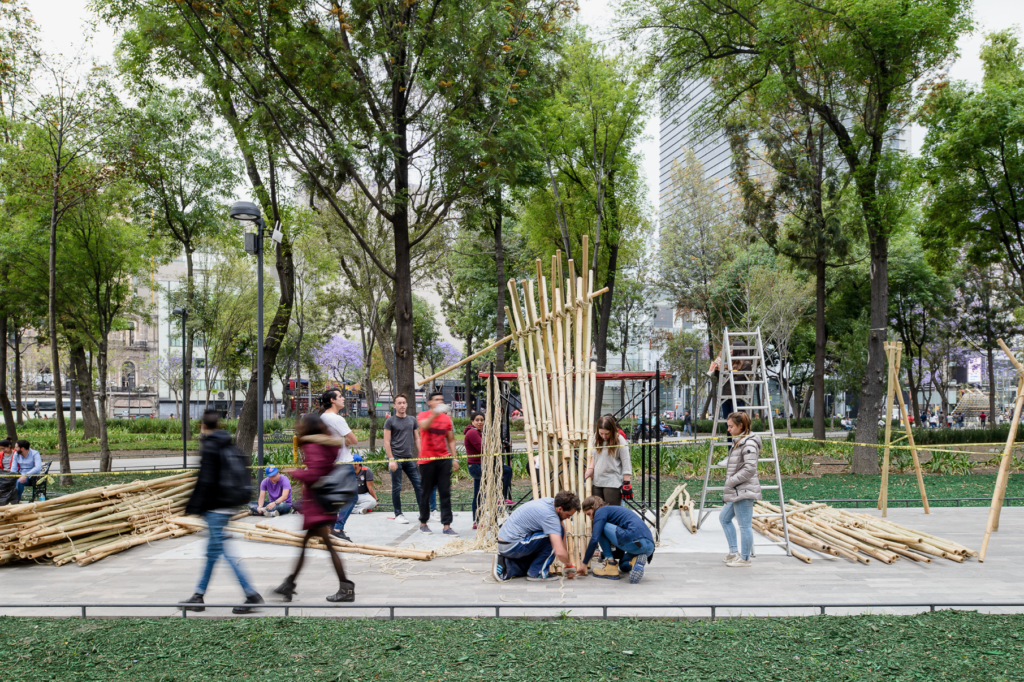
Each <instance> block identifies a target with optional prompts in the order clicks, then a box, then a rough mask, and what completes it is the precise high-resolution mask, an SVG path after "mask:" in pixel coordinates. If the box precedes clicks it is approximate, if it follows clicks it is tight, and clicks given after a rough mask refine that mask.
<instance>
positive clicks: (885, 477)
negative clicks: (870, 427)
mask: <svg viewBox="0 0 1024 682" xmlns="http://www.w3.org/2000/svg"><path fill="white" fill-rule="evenodd" d="M884 348H885V357H886V360H887V362H888V383H887V385H886V390H887V396H886V401H885V454H884V456H883V458H882V485H881V488H880V490H879V491H878V508H879V509H881V510H882V516H883V517H885V516H888V515H889V443H890V442H891V441H892V398H893V395H892V394H893V390H894V388H895V387H894V386H893V383H894V382H893V376H892V373H893V360H892V356H893V349H892V345H891V344H889V343H885V344H884ZM903 416H904V418H906V415H903Z"/></svg>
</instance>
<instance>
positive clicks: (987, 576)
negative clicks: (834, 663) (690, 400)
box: [0, 507, 1024, 617]
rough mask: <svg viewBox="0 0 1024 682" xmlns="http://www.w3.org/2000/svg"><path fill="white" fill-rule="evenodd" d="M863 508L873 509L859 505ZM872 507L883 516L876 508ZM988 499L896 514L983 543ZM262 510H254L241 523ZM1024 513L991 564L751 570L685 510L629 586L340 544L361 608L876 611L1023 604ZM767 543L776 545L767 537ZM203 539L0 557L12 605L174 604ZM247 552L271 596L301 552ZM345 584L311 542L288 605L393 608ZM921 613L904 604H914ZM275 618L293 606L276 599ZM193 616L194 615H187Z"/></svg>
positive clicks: (763, 557) (761, 551)
mask: <svg viewBox="0 0 1024 682" xmlns="http://www.w3.org/2000/svg"><path fill="white" fill-rule="evenodd" d="M859 511H861V512H864V511H865V510H863V509H862V510H859ZM870 513H874V514H879V513H880V512H877V511H874V510H872V511H871V512H870ZM987 513H988V509H987V508H979V507H973V508H939V509H934V510H932V513H931V514H930V515H925V514H924V513H923V511H922V510H921V509H891V510H890V511H889V518H890V519H892V520H893V521H895V522H897V523H901V524H904V525H906V526H908V527H911V528H915V529H918V530H922V531H925V532H929V533H934V534H936V535H940V536H942V537H945V538H948V539H950V540H955V541H957V542H959V543H962V544H964V545H966V546H968V547H970V548H972V549H978V548H979V547H980V544H981V538H982V535H983V532H984V528H985V520H986V516H987ZM260 520H263V519H257V517H249V518H248V519H244V520H243V521H242V522H243V523H255V522H257V521H260ZM268 521H270V522H272V523H274V524H275V525H280V526H282V527H286V528H290V529H298V528H299V527H300V526H301V518H300V517H298V516H285V517H278V518H274V519H269V520H268ZM431 526H432V528H433V529H434V531H435V534H434V535H430V536H428V535H422V534H421V533H419V530H418V526H417V525H416V524H415V523H413V524H410V525H398V524H396V523H395V522H394V521H393V519H392V514H391V512H374V513H372V514H368V515H364V516H360V517H353V518H352V519H351V520H350V521H349V523H348V528H347V530H348V533H349V535H350V536H351V537H352V539H353V540H354V541H355V542H366V543H374V544H383V545H391V546H415V547H434V548H437V547H440V546H442V545H444V544H445V543H446V542H447V541H448V540H449V538H447V537H445V536H443V535H441V534H440V530H441V525H440V524H439V523H435V522H432V524H431ZM453 528H454V529H455V530H456V531H458V532H459V533H460V535H461V536H462V537H464V538H466V537H469V536H470V534H471V533H472V532H473V531H472V530H471V521H470V518H469V514H468V513H465V512H462V513H458V512H457V513H456V514H455V522H454V524H453ZM1022 534H1024V509H1022V508H1006V509H1004V510H1003V513H1002V523H1001V527H1000V531H999V532H998V533H996V534H994V535H993V539H992V542H991V544H990V546H989V551H988V557H987V560H986V561H985V563H983V564H982V563H979V562H978V561H977V559H971V560H969V561H966V562H964V563H963V564H956V563H954V562H951V561H948V560H945V559H935V560H934V561H933V563H931V564H923V563H914V562H912V561H909V560H900V561H897V562H896V563H895V564H893V565H885V564H883V563H881V562H878V561H875V560H872V562H871V563H870V564H869V565H863V564H855V563H850V562H849V561H846V560H844V559H838V558H833V557H826V556H822V555H818V554H814V553H812V552H809V550H801V551H803V552H805V553H809V554H812V555H813V556H814V561H813V563H812V564H810V565H807V564H804V563H802V562H800V561H798V560H796V559H794V558H790V557H787V556H785V554H784V553H783V552H782V551H781V550H780V549H778V548H776V547H773V546H760V545H759V546H758V548H757V553H758V555H757V557H756V558H755V559H754V562H753V566H752V567H751V568H726V567H725V566H724V565H723V564H722V556H723V555H724V554H725V552H726V549H727V547H726V544H725V539H724V535H723V533H722V530H721V527H720V526H719V524H718V520H717V516H716V513H712V515H711V516H710V517H709V518H708V519H707V521H706V522H705V525H704V528H703V529H702V530H699V531H698V532H697V534H696V535H690V534H689V533H688V532H687V531H686V530H685V529H684V528H683V525H682V521H681V519H680V518H679V515H678V513H675V514H673V516H672V518H671V519H670V520H669V522H668V524H667V525H666V528H665V530H664V533H663V539H662V543H661V546H660V547H659V548H658V550H657V552H656V554H655V557H654V560H653V562H652V564H651V565H650V566H649V568H648V569H647V572H646V575H645V577H644V579H643V581H642V582H641V583H640V584H637V585H630V584H629V582H628V581H626V580H619V581H609V580H603V579H600V578H595V577H593V576H589V577H586V578H580V579H577V580H573V581H570V580H561V581H553V582H548V583H535V582H527V581H525V580H513V581H510V582H508V583H504V584H500V585H499V584H497V583H496V582H495V581H494V579H493V578H492V577H491V575H490V567H491V555H490V554H485V553H482V552H472V553H468V554H462V555H458V556H453V557H446V558H438V559H434V560H432V561H429V562H411V561H402V560H395V559H389V558H384V557H368V556H362V555H357V554H343V555H342V556H343V559H344V561H345V566H346V570H348V571H349V573H350V579H351V580H353V581H354V582H355V583H356V602H357V604H356V606H357V607H358V605H359V603H363V604H367V605H375V606H386V605H400V604H405V605H418V606H422V607H436V608H424V609H420V610H417V611H415V612H410V611H404V612H403V611H401V610H399V614H400V615H410V614H412V615H417V616H431V617H444V616H448V617H464V616H477V615H481V616H482V615H493V613H494V609H493V608H491V609H486V608H483V607H473V608H464V609H445V608H441V607H443V606H445V605H451V604H458V605H475V604H481V605H483V604H501V605H502V615H517V614H520V615H531V616H550V615H555V614H557V613H559V612H562V611H568V612H570V613H571V614H572V615H578V616H590V615H593V616H600V615H601V610H600V609H582V608H580V606H581V605H587V604H593V605H609V606H615V605H619V606H618V607H617V608H615V609H612V610H610V611H609V615H615V616H623V615H640V616H665V617H681V616H692V617H704V616H707V615H709V610H708V609H706V608H704V609H698V608H690V609H685V608H672V609H653V608H650V607H651V606H652V605H686V604H743V605H748V607H747V608H742V609H739V608H733V609H719V610H718V612H717V615H719V616H723V615H741V614H744V615H765V614H768V613H771V614H773V615H781V614H791V615H798V614H811V613H817V609H812V608H789V609H772V610H770V611H769V610H766V609H757V608H753V607H751V606H750V605H758V604H773V605H792V604H819V603H821V604H856V605H857V606H856V607H853V608H850V609H830V610H829V613H832V614H839V613H844V612H850V613H861V612H866V611H874V612H877V611H879V610H880V609H878V608H871V607H870V606H869V607H867V608H865V607H863V606H862V605H880V604H895V603H949V602H957V603H964V604H986V603H1007V602H1020V603H1022V604H1024V581H1022V580H1021V576H1022V569H1021V566H1022V564H1024V545H1022V544H1021V542H1020V538H1021V536H1022ZM754 538H755V542H756V543H766V542H767V540H766V539H765V538H763V537H762V536H760V535H757V534H755V536H754ZM205 544H206V540H205V537H204V535H203V534H202V533H200V534H196V535H189V536H186V537H183V538H178V539H169V540H161V541H159V542H156V543H154V544H152V545H150V546H140V547H136V548H133V549H131V550H128V551H126V552H122V553H120V554H116V555H114V556H111V557H109V558H107V559H104V560H103V561H100V562H98V563H96V564H93V565H90V566H85V567H78V566H75V565H73V564H70V565H67V566H62V567H59V568H58V567H54V566H49V565H42V564H29V563H20V564H16V565H8V566H3V567H0V578H2V580H3V584H4V599H3V602H4V603H5V604H15V603H18V604H25V603H37V602H48V603H65V604H66V603H83V602H84V603H125V604H127V603H136V604H138V603H165V604H166V603H170V602H177V601H178V600H180V599H184V598H186V597H188V596H189V595H191V594H192V591H193V588H194V586H195V582H196V579H197V578H198V575H199V571H200V569H201V568H202V565H203V561H204V551H205ZM230 544H231V545H232V547H233V551H234V553H235V554H236V555H238V556H240V557H242V561H243V565H244V566H245V569H246V570H247V571H248V572H249V574H250V577H251V578H252V579H253V581H254V583H255V584H256V586H257V587H258V589H259V590H260V591H261V592H262V594H263V595H264V597H265V598H267V599H268V601H271V600H270V597H271V596H272V595H271V590H272V589H273V588H274V586H276V585H277V584H279V583H280V582H281V580H282V579H283V578H284V577H285V576H286V575H287V574H288V572H289V571H290V568H291V565H292V563H293V561H294V557H295V556H296V554H297V553H298V550H297V549H296V548H292V547H287V546H281V545H273V544H267V543H261V542H256V541H250V540H244V539H235V540H232V541H231V543H230ZM336 589H337V582H336V578H335V577H334V574H333V570H332V569H331V567H330V560H329V557H328V555H327V553H326V552H325V551H323V550H311V551H310V556H309V560H308V561H307V563H306V567H305V569H304V571H303V574H302V575H301V576H300V578H299V582H298V594H297V595H296V598H295V601H293V602H292V608H291V609H290V614H291V615H327V616H365V617H387V616H388V613H389V611H388V609H386V608H383V609H382V608H354V609H351V610H343V611H342V610H329V609H325V608H321V607H323V606H324V605H326V601H325V600H324V597H325V596H326V595H328V594H331V593H333V592H334V591H335V590H336ZM241 600H242V592H241V589H240V588H239V587H238V584H237V583H236V582H235V579H234V577H233V575H231V572H230V570H229V569H228V567H227V565H226V564H224V563H221V564H219V565H218V567H217V569H216V571H215V572H214V577H213V582H212V583H211V586H210V589H209V591H208V593H207V600H206V601H207V602H208V603H221V604H234V603H238V602H240V601H241ZM520 603H526V604H546V605H550V606H551V608H550V609H547V610H529V611H527V610H523V609H519V610H517V609H516V608H515V606H516V604H520ZM915 610H919V609H896V610H894V611H896V612H912V611H915ZM982 610H987V611H992V612H1005V611H1014V612H1024V606H1022V607H1019V608H993V609H982ZM129 613H130V614H132V615H143V614H145V615H154V616H170V615H179V616H180V613H179V612H178V611H176V610H175V609H172V608H150V609H144V610H140V609H90V610H89V616H90V617H94V616H96V617H99V616H113V615H126V614H129ZM262 613H263V614H266V615H280V614H282V613H283V612H281V611H278V610H271V609H267V610H264V611H263V612H262ZM0 614H3V615H47V616H54V615H78V611H77V610H72V609H59V610H57V609H27V608H19V609H11V608H5V607H3V606H0ZM194 615H195V617H218V616H224V615H228V611H227V610H226V609H208V610H207V611H206V613H205V614H201V615H200V614H194ZM189 617H193V614H190V615H189Z"/></svg>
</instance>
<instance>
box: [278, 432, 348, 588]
mask: <svg viewBox="0 0 1024 682" xmlns="http://www.w3.org/2000/svg"><path fill="white" fill-rule="evenodd" d="M298 432H299V443H300V447H301V449H302V458H303V461H304V462H305V463H306V468H305V469H297V470H295V471H290V472H288V473H289V475H290V476H291V478H292V479H293V480H299V481H302V483H303V490H302V528H303V529H304V530H305V531H306V536H305V537H304V538H303V539H302V549H301V550H300V551H299V560H298V561H296V562H295V570H294V571H292V574H291V575H290V576H288V577H287V578H285V581H284V582H283V583H281V586H280V587H278V588H277V589H276V590H274V592H275V593H277V594H279V595H281V596H283V597H284V600H285V601H291V600H292V595H293V594H295V579H296V578H297V577H298V575H299V571H300V570H302V562H303V560H304V558H305V555H306V544H307V543H308V542H309V540H310V538H312V537H314V536H315V537H318V538H320V539H321V540H322V541H323V543H324V544H325V545H327V549H328V551H330V553H331V561H332V562H333V563H334V570H335V571H336V572H337V574H338V581H339V582H340V583H341V585H340V587H339V588H338V592H337V593H336V594H332V595H331V596H329V597H327V601H330V602H339V601H340V602H351V601H355V600H356V586H355V584H354V583H353V582H352V581H350V580H348V579H347V578H346V577H345V567H344V566H343V565H342V563H341V556H339V554H338V551H337V550H336V549H335V548H334V545H333V544H331V537H330V531H331V524H332V523H334V519H335V517H336V516H337V514H336V513H332V512H327V511H324V509H323V508H322V507H321V506H320V505H319V504H317V501H316V497H314V495H313V491H312V490H310V488H309V486H310V485H312V484H313V483H316V482H317V481H319V480H320V479H321V478H323V477H324V476H326V475H327V474H329V473H330V472H331V469H332V468H334V461H335V460H336V459H337V457H338V448H339V447H340V446H341V444H342V441H341V440H340V439H338V438H332V437H331V436H328V435H327V426H326V425H325V424H324V423H323V421H321V419H320V415H318V414H307V415H306V416H305V417H303V418H302V421H301V422H300V423H299V428H298ZM338 466H351V465H350V464H340V465H338Z"/></svg>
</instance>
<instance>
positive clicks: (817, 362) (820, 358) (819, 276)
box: [814, 258, 835, 440]
mask: <svg viewBox="0 0 1024 682" xmlns="http://www.w3.org/2000/svg"><path fill="white" fill-rule="evenodd" d="M814 270H815V272H814V275H815V287H814V288H815V313H814V438H815V439H817V440H825V346H826V342H827V337H826V332H825V261H824V259H822V258H818V259H816V261H815V263H814ZM832 400H833V411H834V410H835V396H832Z"/></svg>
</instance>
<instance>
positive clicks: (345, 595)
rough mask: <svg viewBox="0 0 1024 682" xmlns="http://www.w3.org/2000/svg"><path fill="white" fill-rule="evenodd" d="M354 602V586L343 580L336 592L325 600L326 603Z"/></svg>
mask: <svg viewBox="0 0 1024 682" xmlns="http://www.w3.org/2000/svg"><path fill="white" fill-rule="evenodd" d="M355 600H356V584H355V583H353V582H351V581H349V580H343V581H342V582H341V585H340V586H339V587H338V592H337V593H336V594H332V595H331V596H329V597H328V598H327V601H332V602H338V601H344V602H350V601H355Z"/></svg>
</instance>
